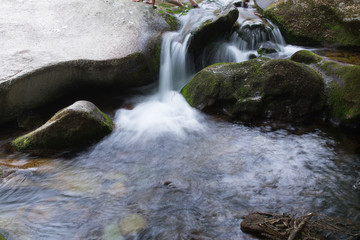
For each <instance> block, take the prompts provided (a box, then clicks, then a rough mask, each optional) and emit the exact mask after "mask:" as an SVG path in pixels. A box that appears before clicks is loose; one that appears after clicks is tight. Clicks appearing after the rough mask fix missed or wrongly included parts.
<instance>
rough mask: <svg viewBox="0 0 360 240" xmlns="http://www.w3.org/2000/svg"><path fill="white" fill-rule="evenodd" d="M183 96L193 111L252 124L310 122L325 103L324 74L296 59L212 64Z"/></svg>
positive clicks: (191, 84)
mask: <svg viewBox="0 0 360 240" xmlns="http://www.w3.org/2000/svg"><path fill="white" fill-rule="evenodd" d="M182 94H183V95H184V97H185V98H186V100H187V101H188V102H189V104H190V105H191V106H193V107H196V108H198V109H200V110H203V111H205V112H211V113H225V114H227V115H231V116H232V117H233V118H237V119H241V120H245V121H250V120H254V119H260V118H269V119H277V120H284V121H293V122H303V121H308V120H310V119H312V118H313V116H314V115H316V113H317V112H319V111H321V110H322V109H323V107H324V105H325V94H324V81H323V79H322V77H321V75H320V74H318V73H317V72H316V71H315V70H313V69H311V68H310V67H307V66H305V65H303V64H300V63H296V62H293V61H290V60H284V59H277V60H269V59H252V60H249V61H245V62H241V63H222V64H214V65H211V66H209V67H207V68H205V69H203V70H201V71H200V72H198V73H197V74H196V75H195V76H194V77H193V79H192V80H191V81H190V82H189V83H188V84H187V85H186V86H185V87H184V88H183V90H182Z"/></svg>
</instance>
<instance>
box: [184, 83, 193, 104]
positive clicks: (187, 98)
mask: <svg viewBox="0 0 360 240" xmlns="http://www.w3.org/2000/svg"><path fill="white" fill-rule="evenodd" d="M188 89H189V86H188V85H186V86H185V87H184V88H183V89H182V90H181V94H182V95H183V96H184V97H185V99H186V101H187V102H188V103H189V105H190V106H192V107H194V101H193V97H192V96H191V95H190V94H189V91H188Z"/></svg>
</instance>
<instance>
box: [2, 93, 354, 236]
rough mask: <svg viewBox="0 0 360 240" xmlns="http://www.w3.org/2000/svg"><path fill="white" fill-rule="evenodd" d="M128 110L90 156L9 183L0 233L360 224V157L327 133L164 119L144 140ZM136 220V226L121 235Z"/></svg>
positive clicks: (192, 232) (185, 231)
mask: <svg viewBox="0 0 360 240" xmlns="http://www.w3.org/2000/svg"><path fill="white" fill-rule="evenodd" d="M175 101H176V100H175ZM140 107H141V104H140ZM123 111H124V110H119V111H118V113H117V114H116V116H117V117H116V119H115V121H116V123H117V128H116V131H115V132H114V133H113V134H112V135H110V136H109V137H107V138H106V139H104V140H103V141H102V142H101V143H99V144H97V145H96V146H94V147H93V148H92V149H90V150H89V151H88V152H84V153H82V154H80V155H79V156H77V157H75V158H74V159H70V160H62V159H53V160H48V161H49V162H48V164H44V163H43V164H42V165H39V167H40V168H45V167H44V165H46V168H45V169H46V171H37V170H36V168H29V169H19V170H17V171H15V172H14V173H12V174H10V175H9V176H7V177H6V178H5V179H3V181H2V183H1V188H0V205H1V210H2V211H1V213H0V226H1V229H3V230H4V231H6V232H7V233H9V234H10V235H11V236H12V237H13V239H101V238H102V237H103V239H121V238H123V239H190V238H194V239H247V238H249V236H247V235H245V234H243V233H242V232H241V231H240V228H239V224H240V222H241V216H243V215H245V214H247V213H250V212H252V211H267V212H275V213H283V212H291V213H293V212H304V211H307V210H311V211H318V212H320V213H323V214H329V215H336V216H342V217H345V218H350V219H352V220H354V221H360V219H359V216H360V208H359V206H358V202H359V200H360V196H359V192H358V191H355V190H353V189H352V186H353V184H354V183H355V181H356V178H357V177H358V175H357V174H358V173H357V172H358V169H359V167H360V164H359V159H358V156H356V155H355V154H354V148H352V147H351V149H352V150H351V151H352V152H351V151H350V150H349V149H345V148H343V147H340V148H339V143H338V142H337V141H338V140H335V139H334V138H332V137H330V136H329V135H327V134H326V133H324V132H322V131H320V130H313V131H308V132H306V133H302V134H301V135H297V134H293V133H291V131H288V130H272V129H271V128H270V127H247V126H243V125H239V124H232V123H227V122H222V121H219V120H216V119H209V118H208V117H205V116H203V115H201V114H199V113H195V114H197V115H199V116H198V117H199V119H200V120H201V121H202V126H203V127H202V128H198V127H197V125H196V124H195V125H191V124H190V125H187V124H186V123H184V125H182V124H181V123H179V122H176V124H177V125H180V126H181V125H182V126H187V128H184V129H183V131H182V132H180V134H174V133H173V134H169V132H167V130H168V129H169V126H167V125H166V124H164V123H163V125H164V128H163V131H162V132H161V131H160V133H157V134H154V135H152V134H151V131H150V130H149V131H150V132H147V134H146V135H142V134H139V131H136V129H141V128H136V129H131V127H133V126H137V125H136V123H134V124H135V125H130V127H128V125H127V121H123V120H122V119H123V118H124V116H122V114H124V113H123ZM127 111H129V110H127ZM134 111H137V110H136V107H135V109H134ZM182 114H183V113H182V112H181V114H180V115H182ZM185 114H186V113H185ZM135 115H136V114H135ZM173 115H176V114H175V113H173V114H172V115H171V114H170V115H169V116H166V117H162V121H164V118H167V117H168V118H169V119H171V118H173V117H174V116H173ZM128 117H130V116H128ZM144 121H146V118H144ZM152 121H154V120H150V122H152ZM180 122H181V121H180ZM122 123H124V126H122ZM149 126H151V127H150V129H151V128H152V127H159V126H153V125H151V124H150V125H149ZM180 126H178V129H181V128H180ZM190 126H193V128H191V127H190ZM144 136H147V137H144ZM353 145H354V146H353V147H358V146H359V145H358V143H357V145H356V143H354V142H353ZM12 157H14V156H12ZM19 157H21V156H19ZM356 157H357V159H356ZM24 161H25V160H24ZM43 161H44V160H43ZM4 162H6V161H5V160H1V164H3V163H4ZM41 166H42V167H41ZM16 178H17V179H19V180H17V181H16V182H15V183H14V182H12V181H14V179H16ZM10 182H12V183H11V184H10ZM129 218H130V219H133V220H132V221H131V222H132V225H130V226H128V225H127V229H135V230H134V231H132V230H131V231H130V230H129V231H128V230H123V232H122V231H121V224H120V223H121V222H123V224H124V219H129ZM125 222H128V221H125ZM144 223H146V224H144ZM141 224H142V225H141ZM144 225H145V227H144ZM139 226H140V227H139ZM141 226H142V227H141ZM123 229H124V227H123ZM136 229H138V230H136ZM114 236H115V237H114Z"/></svg>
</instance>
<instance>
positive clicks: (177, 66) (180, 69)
mask: <svg viewBox="0 0 360 240" xmlns="http://www.w3.org/2000/svg"><path fill="white" fill-rule="evenodd" d="M189 39H190V34H187V36H186V37H185V39H184V40H183V35H182V34H181V33H179V32H169V33H166V34H165V35H164V37H163V42H162V47H161V58H160V79H159V94H160V98H161V99H162V100H164V97H165V95H166V93H167V92H169V91H172V90H175V91H179V90H180V89H181V88H182V87H184V85H185V84H186V83H187V81H188V79H189V77H190V75H191V73H190V69H191V66H189V60H188V55H187V44H188V41H189Z"/></svg>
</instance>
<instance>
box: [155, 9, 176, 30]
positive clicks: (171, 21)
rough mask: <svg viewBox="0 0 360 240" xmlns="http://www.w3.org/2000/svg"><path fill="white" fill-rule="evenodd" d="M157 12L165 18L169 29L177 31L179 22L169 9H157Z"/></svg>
mask: <svg viewBox="0 0 360 240" xmlns="http://www.w3.org/2000/svg"><path fill="white" fill-rule="evenodd" d="M158 13H159V14H160V15H161V16H162V17H163V18H164V19H165V21H166V22H167V24H169V26H170V30H171V31H177V30H178V29H179V26H180V24H179V22H178V20H177V19H176V17H175V16H174V15H172V14H171V9H169V8H166V10H165V11H164V10H159V11H158Z"/></svg>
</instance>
